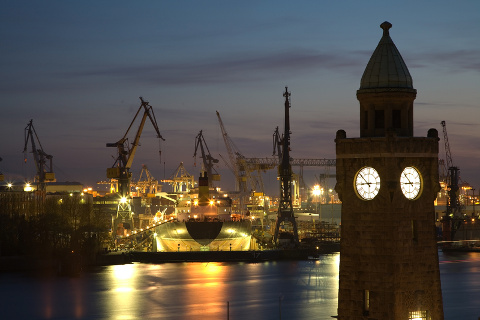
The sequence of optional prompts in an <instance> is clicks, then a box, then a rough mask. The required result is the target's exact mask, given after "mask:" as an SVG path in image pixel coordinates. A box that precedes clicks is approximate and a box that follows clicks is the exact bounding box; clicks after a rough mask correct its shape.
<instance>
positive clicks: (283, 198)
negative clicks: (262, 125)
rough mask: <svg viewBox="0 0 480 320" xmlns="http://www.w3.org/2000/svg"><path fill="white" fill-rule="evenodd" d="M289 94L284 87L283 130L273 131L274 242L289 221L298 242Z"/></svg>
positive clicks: (294, 238)
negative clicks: (276, 188) (277, 192)
mask: <svg viewBox="0 0 480 320" xmlns="http://www.w3.org/2000/svg"><path fill="white" fill-rule="evenodd" d="M290 95H291V93H290V92H288V87H285V93H284V94H283V96H284V97H285V130H284V133H283V135H282V136H280V133H279V131H278V127H277V129H276V130H275V133H274V147H273V152H274V154H275V152H277V155H278V159H279V162H280V165H279V166H278V173H279V177H280V201H279V205H278V215H277V221H276V223H275V234H274V236H273V241H274V242H275V243H276V242H277V241H278V239H279V231H280V226H281V224H282V223H284V224H285V222H290V223H291V225H292V228H293V240H294V242H295V244H298V229H297V221H296V220H295V215H294V212H293V204H292V166H291V164H290V134H291V132H290Z"/></svg>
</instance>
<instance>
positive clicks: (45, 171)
mask: <svg viewBox="0 0 480 320" xmlns="http://www.w3.org/2000/svg"><path fill="white" fill-rule="evenodd" d="M29 141H30V144H31V148H32V149H31V153H32V154H33V160H34V162H35V168H36V169H37V175H36V176H35V181H36V182H37V183H38V186H37V190H39V191H42V192H45V191H46V183H47V182H54V181H55V173H54V172H53V163H52V159H53V156H51V155H49V154H47V153H46V152H45V151H43V147H42V144H41V143H40V139H39V138H38V135H37V132H36V131H35V128H34V127H33V120H30V122H29V123H28V125H27V126H26V127H25V147H24V148H23V153H24V154H25V163H26V162H27V155H26V153H27V149H28V142H29ZM35 141H37V143H38V146H39V147H38V148H37V145H36V144H35Z"/></svg>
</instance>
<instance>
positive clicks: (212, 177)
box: [193, 130, 220, 188]
mask: <svg viewBox="0 0 480 320" xmlns="http://www.w3.org/2000/svg"><path fill="white" fill-rule="evenodd" d="M198 147H200V152H201V157H202V160H203V162H202V170H203V171H204V172H206V173H207V177H208V187H209V188H213V181H219V180H220V175H219V174H218V173H217V171H216V170H215V168H214V164H217V163H218V159H215V158H214V157H212V155H211V154H210V150H209V149H208V146H207V142H205V138H204V137H203V133H202V130H200V132H199V133H198V135H197V137H196V138H195V152H194V153H193V157H194V158H196V156H197V150H198ZM205 150H206V151H207V152H205Z"/></svg>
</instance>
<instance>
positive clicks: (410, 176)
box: [400, 167, 422, 200]
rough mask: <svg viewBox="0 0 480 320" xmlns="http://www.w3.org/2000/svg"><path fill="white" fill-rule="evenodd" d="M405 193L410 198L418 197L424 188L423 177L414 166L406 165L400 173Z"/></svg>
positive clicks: (401, 184)
mask: <svg viewBox="0 0 480 320" xmlns="http://www.w3.org/2000/svg"><path fill="white" fill-rule="evenodd" d="M400 186H401V187H402V192H403V195H404V196H405V197H406V198H407V199H410V200H414V199H416V198H417V197H418V196H419V195H420V191H421V190H422V177H421V176H420V172H418V170H417V169H415V168H414V167H406V168H405V169H403V171H402V174H401V175H400Z"/></svg>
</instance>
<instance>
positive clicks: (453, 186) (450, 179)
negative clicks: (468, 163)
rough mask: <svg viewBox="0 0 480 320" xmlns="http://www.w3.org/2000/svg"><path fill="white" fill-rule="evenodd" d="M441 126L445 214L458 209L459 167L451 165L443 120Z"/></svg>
mask: <svg viewBox="0 0 480 320" xmlns="http://www.w3.org/2000/svg"><path fill="white" fill-rule="evenodd" d="M441 125H442V127H443V139H444V142H445V156H446V162H447V164H446V165H447V170H448V176H447V188H448V202H447V215H450V214H454V215H456V214H457V213H458V212H459V211H460V201H459V199H458V190H459V186H458V180H459V173H460V169H459V168H458V167H456V166H454V165H453V160H452V153H451V151H450V144H449V143H448V134H447V126H446V123H445V121H442V122H441Z"/></svg>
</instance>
